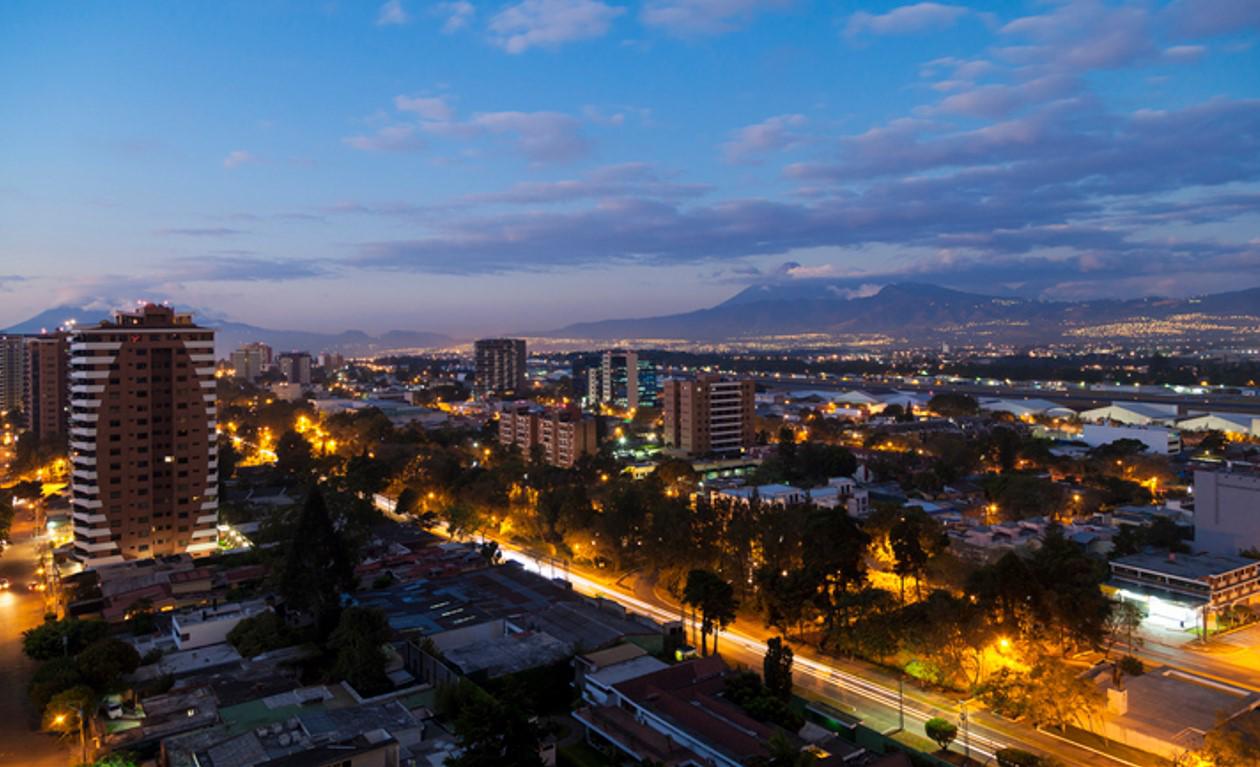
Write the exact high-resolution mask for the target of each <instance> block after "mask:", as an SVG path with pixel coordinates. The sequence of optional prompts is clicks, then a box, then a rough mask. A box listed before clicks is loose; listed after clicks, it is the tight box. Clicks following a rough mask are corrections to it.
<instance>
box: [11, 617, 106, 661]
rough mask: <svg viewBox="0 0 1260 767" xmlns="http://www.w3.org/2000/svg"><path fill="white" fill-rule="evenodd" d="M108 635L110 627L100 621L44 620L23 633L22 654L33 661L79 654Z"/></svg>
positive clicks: (75, 619) (76, 619) (73, 619)
mask: <svg viewBox="0 0 1260 767" xmlns="http://www.w3.org/2000/svg"><path fill="white" fill-rule="evenodd" d="M108 633H109V626H107V625H106V624H105V623H104V622H102V621H85V620H79V619H78V618H65V619H63V620H48V619H45V621H44V623H43V624H42V625H39V626H36V627H35V628H32V629H27V630H26V631H23V632H22V651H23V652H25V653H26V655H27V656H28V657H30V658H32V659H34V660H50V659H52V658H59V657H62V656H67V655H68V656H73V655H78V654H79V653H80V652H82V651H83V648H85V647H87V646H88V645H89V644H91V643H92V642H95V641H96V640H98V639H101V638H102V637H104V636H105V635H106V634H108Z"/></svg>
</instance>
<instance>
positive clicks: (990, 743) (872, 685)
mask: <svg viewBox="0 0 1260 767" xmlns="http://www.w3.org/2000/svg"><path fill="white" fill-rule="evenodd" d="M499 551H500V552H501V554H502V555H503V559H504V560H507V561H511V562H517V563H518V564H521V565H523V566H524V567H526V568H527V569H532V570H534V571H536V572H537V573H538V574H539V575H543V576H544V577H545V576H546V575H547V573H546V572H545V569H550V570H551V577H553V578H554V577H561V575H562V576H563V578H564V579H565V580H567V581H568V582H569V583H570V584H572V585H573V587H574V588H575V589H577V590H578V591H580V592H582V593H585V594H589V595H592V596H602V597H605V598H608V599H612V600H613V601H615V602H617V603H618V604H621V605H622V606H623V607H627V608H631V609H634V610H637V611H638V612H640V613H642V614H643V615H646V616H648V617H649V618H654V619H656V620H662V621H667V622H668V621H674V620H679V619H680V618H681V616H679V615H678V614H677V613H675V612H673V611H671V610H667V609H665V608H663V607H661V606H659V605H655V604H651V603H649V602H644V601H643V600H641V599H639V598H637V597H634V596H631V595H629V594H625V593H623V592H621V591H618V590H616V589H612V588H609V587H608V586H605V585H603V584H602V583H599V582H598V581H594V580H591V579H590V578H586V577H585V576H582V575H580V574H577V573H574V572H573V571H572V570H567V569H563V568H557V567H556V566H555V565H554V564H550V563H544V562H542V561H540V560H538V559H537V558H535V557H534V556H532V555H530V554H527V553H526V552H523V551H521V550H519V549H513V548H508V547H505V546H504V545H503V544H502V543H499ZM722 636H723V638H724V639H725V640H726V641H727V642H731V643H733V644H735V645H738V646H739V647H741V648H743V649H744V650H747V651H750V652H752V653H754V654H757V653H761V652H763V650H764V648H763V647H762V645H761V642H760V641H758V640H756V639H753V638H752V637H749V636H746V635H744V634H740V633H738V632H734V631H731V632H723V634H722ZM793 668H795V669H802V670H804V671H805V672H806V673H807V674H808V675H809V676H810V677H811V678H813V679H815V680H817V681H819V682H821V683H822V684H823V685H832V686H834V687H839V688H841V689H843V690H847V691H848V692H850V693H852V694H854V695H857V696H860V697H863V698H866V699H868V700H870V701H872V702H874V703H877V704H880V705H883V706H887V707H889V708H891V709H893V710H894V711H895V710H897V709H898V693H897V691H896V690H894V689H892V688H890V687H885V686H884V685H881V684H879V683H877V682H872V681H870V680H869V679H863V678H862V677H859V676H855V675H853V674H850V673H848V672H846V671H841V670H840V669H838V668H834V667H832V666H828V665H827V664H825V663H821V662H819V661H816V660H813V659H812V658H806V657H802V656H797V657H796V658H795V662H794V664H793ZM912 702H913V701H912V699H905V700H904V703H903V704H902V706H903V709H904V711H905V714H906V718H907V719H914V720H917V721H920V722H926V721H927V720H928V719H931V718H932V717H933V716H936V713H935V712H933V711H924V710H921V709H919V708H917V707H915V706H914V705H912ZM949 713H952V712H949ZM969 740H970V744H971V745H970V748H971V750H972V751H974V752H975V753H977V754H979V755H981V756H983V757H985V758H986V759H993V758H995V757H994V754H995V753H996V752H997V750H998V749H1001V748H1005V747H1006V746H1007V745H1008V744H1006V743H1000V742H998V741H996V740H993V739H992V738H990V737H988V736H986V735H982V734H980V733H977V732H974V731H972V732H971V733H970V735H969Z"/></svg>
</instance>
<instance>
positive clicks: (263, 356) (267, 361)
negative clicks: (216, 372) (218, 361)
mask: <svg viewBox="0 0 1260 767" xmlns="http://www.w3.org/2000/svg"><path fill="white" fill-rule="evenodd" d="M271 364H272V359H271V347H270V346H268V345H267V344H264V343H262V342H261V341H255V342H254V343H252V344H245V345H244V346H242V347H241V348H239V349H237V350H236V351H234V352H232V376H233V377H235V378H240V379H241V380H243V381H249V382H250V383H253V382H254V381H257V380H258V376H260V375H262V374H263V373H265V372H267V371H268V370H270V369H271Z"/></svg>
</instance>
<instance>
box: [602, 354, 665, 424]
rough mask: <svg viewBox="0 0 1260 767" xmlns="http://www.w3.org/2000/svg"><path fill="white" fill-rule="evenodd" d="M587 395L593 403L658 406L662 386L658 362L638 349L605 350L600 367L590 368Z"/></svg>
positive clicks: (627, 406)
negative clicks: (660, 386)
mask: <svg viewBox="0 0 1260 767" xmlns="http://www.w3.org/2000/svg"><path fill="white" fill-rule="evenodd" d="M588 376H589V377H588V380H587V392H588V393H587V398H588V401H589V403H590V404H606V405H612V406H614V407H619V408H623V409H629V410H637V409H638V408H641V407H656V406H657V404H658V393H659V387H658V385H657V380H656V365H654V364H653V363H651V362H649V361H647V360H643V359H639V353H638V352H636V351H625V350H622V349H613V350H609V351H606V352H604V354H603V357H602V359H601V362H600V366H599V367H598V368H591V369H590V370H589V371H588Z"/></svg>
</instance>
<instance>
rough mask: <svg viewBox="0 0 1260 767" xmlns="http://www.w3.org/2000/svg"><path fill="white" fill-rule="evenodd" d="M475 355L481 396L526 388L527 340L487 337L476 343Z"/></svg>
mask: <svg viewBox="0 0 1260 767" xmlns="http://www.w3.org/2000/svg"><path fill="white" fill-rule="evenodd" d="M473 358H474V359H473V368H474V372H473V375H474V389H475V391H476V393H477V396H479V397H488V396H491V395H499V396H503V395H505V394H520V393H522V392H524V391H525V363H526V361H527V357H526V355H525V339H523V338H483V339H481V340H479V341H477V342H476V343H475V344H473Z"/></svg>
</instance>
